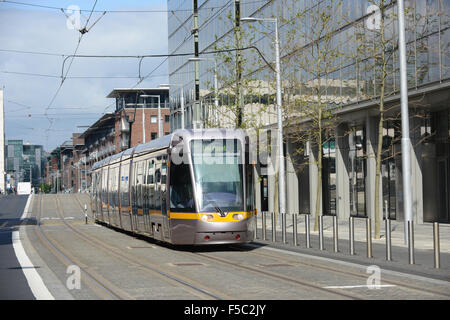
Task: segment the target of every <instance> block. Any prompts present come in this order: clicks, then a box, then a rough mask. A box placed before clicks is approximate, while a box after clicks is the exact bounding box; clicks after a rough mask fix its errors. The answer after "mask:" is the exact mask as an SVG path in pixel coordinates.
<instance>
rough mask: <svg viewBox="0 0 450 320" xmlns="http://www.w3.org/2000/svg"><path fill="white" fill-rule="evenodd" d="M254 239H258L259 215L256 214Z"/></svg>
mask: <svg viewBox="0 0 450 320" xmlns="http://www.w3.org/2000/svg"><path fill="white" fill-rule="evenodd" d="M253 239H254V240H256V239H258V213H256V214H255V233H254V234H253Z"/></svg>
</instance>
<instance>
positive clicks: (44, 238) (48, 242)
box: [34, 194, 128, 300]
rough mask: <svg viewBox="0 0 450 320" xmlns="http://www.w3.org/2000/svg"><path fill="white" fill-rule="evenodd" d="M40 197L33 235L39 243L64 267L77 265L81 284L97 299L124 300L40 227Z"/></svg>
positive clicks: (39, 196) (109, 284) (121, 294)
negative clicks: (80, 274) (80, 272)
mask: <svg viewBox="0 0 450 320" xmlns="http://www.w3.org/2000/svg"><path fill="white" fill-rule="evenodd" d="M42 198H43V197H42V195H41V194H39V195H38V212H37V213H36V221H37V224H36V226H37V227H36V228H35V229H34V230H35V233H36V235H37V237H38V238H39V240H40V241H41V243H42V244H43V245H44V246H45V247H46V248H47V249H48V250H49V251H50V252H51V253H52V254H53V256H54V257H55V258H56V259H57V260H58V261H60V262H61V263H62V264H63V265H64V266H66V267H68V266H71V265H77V266H78V267H79V268H80V271H82V273H83V274H84V277H81V282H82V283H84V284H85V285H86V286H87V287H89V288H90V289H91V290H92V291H93V292H94V293H95V294H96V295H97V296H98V297H99V298H101V299H105V300H111V299H112V300H124V299H126V298H128V297H125V296H124V295H123V293H122V292H118V291H119V290H117V288H114V287H113V286H112V285H111V283H107V281H106V279H104V278H102V277H101V276H100V275H99V274H97V273H96V272H94V271H93V270H88V268H87V266H84V265H83V264H82V263H81V262H80V261H79V260H78V259H76V258H75V257H74V256H73V255H72V254H71V253H70V252H68V250H67V249H66V248H64V247H63V246H61V245H60V244H58V242H57V241H56V240H55V239H53V237H51V236H50V235H49V234H48V233H47V232H46V231H45V230H44V229H43V228H42V226H41V222H40V221H41V215H42Z"/></svg>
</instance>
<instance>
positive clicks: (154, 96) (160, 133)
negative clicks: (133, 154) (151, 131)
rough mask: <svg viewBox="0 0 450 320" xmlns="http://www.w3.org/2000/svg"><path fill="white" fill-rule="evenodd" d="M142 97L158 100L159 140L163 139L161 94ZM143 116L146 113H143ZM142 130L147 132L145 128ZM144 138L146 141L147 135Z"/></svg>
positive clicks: (142, 96) (142, 95) (143, 95)
mask: <svg viewBox="0 0 450 320" xmlns="http://www.w3.org/2000/svg"><path fill="white" fill-rule="evenodd" d="M140 97H141V98H158V138H161V137H162V130H161V96H160V95H159V94H141V95H140ZM142 110H143V109H142ZM142 116H144V111H142ZM142 121H144V120H142ZM143 125H144V124H143ZM142 130H143V131H145V127H143V129H142ZM143 137H144V139H145V135H144V136H143ZM144 142H145V141H144Z"/></svg>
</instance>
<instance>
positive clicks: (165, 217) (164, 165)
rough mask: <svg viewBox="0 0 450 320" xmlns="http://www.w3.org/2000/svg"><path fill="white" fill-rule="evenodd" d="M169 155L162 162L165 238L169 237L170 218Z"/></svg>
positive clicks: (161, 188) (162, 210)
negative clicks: (168, 214) (168, 198)
mask: <svg viewBox="0 0 450 320" xmlns="http://www.w3.org/2000/svg"><path fill="white" fill-rule="evenodd" d="M167 173H168V170H167V156H164V157H163V158H162V163H161V186H160V190H161V191H160V192H161V214H162V218H163V229H164V232H163V235H164V238H166V239H167V238H169V237H170V235H169V219H168V217H167V183H168V180H167Z"/></svg>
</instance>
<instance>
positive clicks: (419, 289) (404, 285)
mask: <svg viewBox="0 0 450 320" xmlns="http://www.w3.org/2000/svg"><path fill="white" fill-rule="evenodd" d="M236 249H237V250H241V249H240V248H236ZM251 254H254V255H259V256H263V257H266V258H267V257H269V258H272V259H275V260H278V261H279V260H282V261H284V262H286V263H295V264H299V265H302V266H306V267H313V268H316V269H321V270H324V271H326V272H332V273H335V274H338V275H346V276H352V277H355V278H359V279H363V280H367V274H360V273H356V272H352V271H348V269H342V268H340V267H338V265H334V266H333V268H331V267H327V266H324V265H322V264H319V263H314V262H311V261H309V262H304V261H299V260H295V261H293V260H292V259H289V258H284V257H282V256H281V255H274V254H270V253H267V252H264V253H263V252H260V251H258V252H254V251H253V252H251ZM383 283H384V284H390V285H396V286H398V287H402V288H406V289H409V290H414V291H417V292H420V293H429V294H434V295H439V296H442V297H445V298H447V299H448V298H450V293H444V292H440V291H435V290H431V289H425V288H423V287H418V286H414V285H412V284H410V283H405V282H402V281H398V280H395V279H392V278H391V277H386V275H384V276H383Z"/></svg>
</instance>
